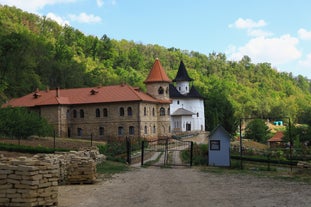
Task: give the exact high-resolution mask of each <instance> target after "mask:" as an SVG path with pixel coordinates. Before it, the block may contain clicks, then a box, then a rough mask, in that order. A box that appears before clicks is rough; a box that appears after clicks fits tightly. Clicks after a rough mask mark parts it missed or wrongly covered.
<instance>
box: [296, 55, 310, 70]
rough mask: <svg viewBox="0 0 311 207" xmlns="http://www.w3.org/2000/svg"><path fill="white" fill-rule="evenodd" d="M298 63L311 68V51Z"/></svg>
mask: <svg viewBox="0 0 311 207" xmlns="http://www.w3.org/2000/svg"><path fill="white" fill-rule="evenodd" d="M298 64H299V65H300V66H302V67H306V68H311V53H309V54H307V57H306V58H305V59H304V60H300V61H299V62H298Z"/></svg>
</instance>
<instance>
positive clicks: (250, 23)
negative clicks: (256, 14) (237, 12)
mask: <svg viewBox="0 0 311 207" xmlns="http://www.w3.org/2000/svg"><path fill="white" fill-rule="evenodd" d="M266 25H267V24H266V22H265V21H264V20H262V19H261V20H259V21H257V22H255V21H254V20H252V19H243V18H239V19H237V20H236V21H235V22H234V23H233V24H230V25H229V27H231V28H237V29H252V28H258V27H264V26H266Z"/></svg>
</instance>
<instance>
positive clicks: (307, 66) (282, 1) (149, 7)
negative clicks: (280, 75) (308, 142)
mask: <svg viewBox="0 0 311 207" xmlns="http://www.w3.org/2000/svg"><path fill="white" fill-rule="evenodd" d="M0 4H2V5H9V6H15V7H17V8H20V9H22V10H24V11H27V12H31V13H35V14H37V15H40V16H47V17H48V18H51V19H53V20H55V21H57V22H58V23H59V24H61V25H66V24H67V25H70V26H72V27H73V28H75V29H78V30H80V31H81V32H83V33H84V34H86V35H93V36H98V37H99V38H100V37H102V36H103V35H104V34H106V35H107V36H108V37H109V38H111V39H116V40H122V39H125V40H128V41H134V42H137V43H142V44H157V45H160V46H163V47H166V48H171V47H174V48H178V49H181V50H187V51H196V52H200V53H202V54H206V55H208V54H210V53H213V52H216V53H224V54H225V55H226V57H227V60H234V61H239V60H241V58H242V57H243V56H244V55H247V56H249V57H250V58H251V61H252V63H255V64H256V63H263V62H267V63H270V64H271V66H272V67H273V68H275V69H276V70H278V71H280V72H288V73H292V74H293V75H294V76H298V75H302V76H304V77H307V78H309V79H311V12H310V8H311V1H310V0H216V1H215V0H0Z"/></svg>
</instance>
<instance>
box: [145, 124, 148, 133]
mask: <svg viewBox="0 0 311 207" xmlns="http://www.w3.org/2000/svg"><path fill="white" fill-rule="evenodd" d="M144 133H145V134H148V127H147V126H145V128H144Z"/></svg>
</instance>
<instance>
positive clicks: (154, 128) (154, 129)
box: [153, 125, 156, 134]
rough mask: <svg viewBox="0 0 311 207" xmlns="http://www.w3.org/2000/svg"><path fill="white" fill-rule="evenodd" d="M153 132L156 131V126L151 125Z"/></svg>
mask: <svg viewBox="0 0 311 207" xmlns="http://www.w3.org/2000/svg"><path fill="white" fill-rule="evenodd" d="M153 133H154V134H155V133H156V126H154V125H153Z"/></svg>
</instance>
